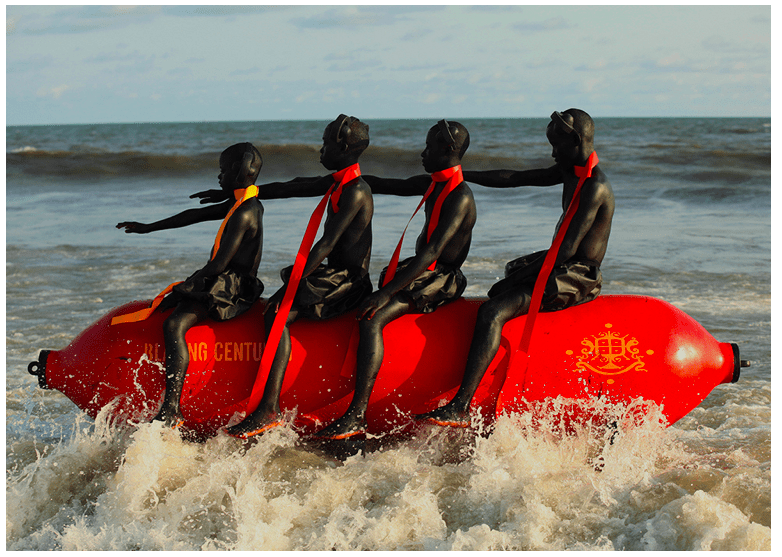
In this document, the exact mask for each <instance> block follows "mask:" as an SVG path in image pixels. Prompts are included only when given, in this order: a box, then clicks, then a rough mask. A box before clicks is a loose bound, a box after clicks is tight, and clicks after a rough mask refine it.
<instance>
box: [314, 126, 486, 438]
mask: <svg viewBox="0 0 782 557" xmlns="http://www.w3.org/2000/svg"><path fill="white" fill-rule="evenodd" d="M421 159H422V164H423V166H424V169H425V170H426V171H427V172H430V173H432V172H437V171H441V170H445V169H448V168H451V167H453V166H456V165H459V164H460V163H461V160H460V156H459V155H458V154H457V153H456V152H455V151H454V150H452V149H449V148H447V146H446V145H444V144H443V143H442V142H441V141H438V140H437V128H436V127H435V128H432V130H430V131H429V133H428V134H427V139H426V148H425V149H424V151H423V152H422V153H421ZM367 181H368V182H369V183H370V185H371V186H372V190H373V192H377V193H396V194H397V195H423V194H424V193H425V192H426V190H427V189H428V187H429V185H430V183H431V177H430V176H415V177H413V178H409V179H407V180H391V179H383V178H377V177H367ZM445 185H446V182H440V183H438V184H436V186H435V189H434V191H433V192H432V195H431V196H430V197H429V198H428V199H427V201H426V204H425V206H424V211H425V214H426V222H425V223H424V226H423V229H422V232H421V235H419V237H418V240H417V242H416V254H415V256H414V258H413V259H412V261H411V262H410V263H409V264H408V265H407V266H405V267H404V268H403V269H400V270H399V271H398V272H397V274H396V275H395V276H394V278H393V279H392V280H391V281H389V283H388V284H386V285H385V286H383V287H382V288H381V289H380V290H378V291H376V292H374V293H372V294H371V295H370V296H368V297H367V298H366V300H365V301H364V303H363V304H362V305H361V306H360V307H359V310H358V313H357V318H358V319H359V333H360V336H359V346H358V351H357V365H356V388H355V392H354V395H353V399H352V401H351V404H350V407H349V408H348V410H347V412H346V413H345V414H344V415H343V416H342V417H340V418H339V419H337V420H336V421H335V422H333V423H332V424H331V425H329V426H328V427H327V428H325V429H324V430H322V431H320V432H318V434H317V437H319V438H327V439H341V438H345V437H349V436H351V435H353V434H359V433H363V432H364V431H365V430H366V426H367V422H366V410H367V406H368V404H369V397H370V395H371V393H372V388H373V387H374V384H375V381H376V379H377V375H378V372H379V370H380V366H381V364H382V362H383V354H384V346H383V329H384V327H385V326H386V325H387V324H388V323H390V322H391V321H393V320H394V319H397V318H398V317H401V316H402V315H405V314H407V313H410V312H413V311H416V310H415V306H414V305H413V303H412V302H411V301H410V300H409V298H407V297H406V296H405V295H404V294H403V293H402V292H400V291H401V290H402V289H403V288H405V287H406V286H407V285H409V284H410V283H412V282H413V281H414V280H415V279H416V278H417V277H418V276H420V275H421V274H422V273H423V272H424V271H426V270H427V268H428V267H429V266H430V265H431V264H432V262H434V261H435V260H437V261H438V263H440V264H444V265H449V266H454V267H458V266H461V264H462V263H463V262H464V260H465V258H466V257H467V253H468V251H469V248H470V243H471V241H472V229H473V227H474V226H475V221H476V207H475V200H474V199H473V196H472V191H471V190H470V188H469V186H467V184H466V183H465V182H462V183H461V184H459V185H458V186H457V187H456V188H455V189H454V190H453V191H452V192H451V193H450V195H448V197H447V198H446V199H445V201H444V203H443V205H442V208H441V213H440V219H439V221H438V224H437V227H436V228H435V230H434V231H433V233H432V236H431V238H430V239H429V241H427V240H426V234H427V228H428V225H429V219H430V218H431V215H432V210H433V208H434V204H435V201H436V198H437V195H438V194H439V193H440V192H442V190H443V188H444V187H445Z"/></svg>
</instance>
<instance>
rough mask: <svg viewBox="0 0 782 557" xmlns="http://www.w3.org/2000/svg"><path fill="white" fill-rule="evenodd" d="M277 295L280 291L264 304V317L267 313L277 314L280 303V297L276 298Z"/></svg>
mask: <svg viewBox="0 0 782 557" xmlns="http://www.w3.org/2000/svg"><path fill="white" fill-rule="evenodd" d="M279 293H280V291H279V290H278V291H277V292H275V293H274V295H273V296H272V297H271V298H269V300H268V301H267V302H266V307H264V308H263V314H264V315H266V314H267V313H268V312H272V313H277V312H278V311H280V303H281V302H282V296H278V294H279Z"/></svg>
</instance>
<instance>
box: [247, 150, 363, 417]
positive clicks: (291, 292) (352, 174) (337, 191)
mask: <svg viewBox="0 0 782 557" xmlns="http://www.w3.org/2000/svg"><path fill="white" fill-rule="evenodd" d="M331 176H332V177H333V178H334V183H333V184H332V185H331V187H330V188H329V191H327V192H326V195H324V196H323V199H321V200H320V203H318V206H317V207H315V210H314V211H313V212H312V216H311V217H310V220H309V222H308V223H307V228H306V230H305V231H304V238H302V240H301V245H300V246H299V251H298V253H297V254H296V260H295V261H294V263H293V269H292V270H291V276H290V278H288V284H287V285H286V287H285V294H283V296H282V302H280V307H279V309H278V310H277V315H275V316H274V322H273V323H272V327H271V330H270V331H269V336H268V337H267V339H266V346H264V348H263V354H262V355H261V365H260V366H259V369H258V375H257V376H256V378H255V383H253V389H252V392H251V393H250V398H249V400H248V402H247V408H246V410H245V416H249V415H250V414H252V413H253V412H254V411H255V409H256V408H258V404H259V403H260V402H261V398H263V390H264V389H265V388H266V380H267V378H268V377H269V372H270V371H271V369H272V363H273V362H274V356H275V355H276V354H277V347H278V346H279V344H280V339H281V338H282V330H283V328H285V323H286V322H287V321H288V314H289V313H290V311H291V306H292V305H293V299H294V298H295V297H296V291H297V290H298V289H299V282H300V281H301V278H302V274H303V273H304V265H305V264H306V263H307V257H308V256H309V253H310V249H312V244H313V242H314V240H315V234H316V233H317V232H318V228H319V227H320V222H321V220H323V213H324V212H325V210H326V203H327V202H328V201H329V199H331V208H332V209H333V210H334V212H335V213H337V212H339V206H338V204H337V203H338V201H339V197H340V195H341V194H342V186H344V185H345V184H347V183H348V182H350V181H352V180H355V179H356V178H358V177H359V176H361V169H360V168H359V166H358V163H356V164H354V165H352V166H349V167H347V168H343V169H342V170H340V171H339V172H334V173H333V174H332V175H331Z"/></svg>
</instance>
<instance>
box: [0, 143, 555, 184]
mask: <svg viewBox="0 0 782 557" xmlns="http://www.w3.org/2000/svg"><path fill="white" fill-rule="evenodd" d="M256 147H258V149H259V150H260V152H261V155H262V156H263V158H264V167H263V171H262V172H263V173H264V174H269V173H270V172H271V173H273V174H274V175H291V176H309V175H312V176H318V175H322V174H325V173H327V171H326V170H325V169H324V168H323V166H321V165H320V162H319V161H320V155H319V149H320V147H319V146H313V145H256ZM219 157H220V153H219V152H204V153H197V154H192V155H181V154H179V155H161V154H155V153H148V152H142V151H124V152H106V151H98V150H92V151H89V150H80V151H46V150H39V149H36V148H35V147H29V146H28V147H23V148H18V149H15V150H14V151H13V152H9V153H7V154H6V172H7V175H8V176H13V177H17V178H22V177H25V176H27V177H35V176H57V177H59V178H61V179H73V180H77V179H78V180H82V179H85V178H88V179H111V178H125V177H138V176H154V177H157V178H162V177H165V176H171V175H176V176H188V175H203V174H215V173H216V172H217V168H218V167H217V163H218V160H219ZM467 161H469V164H470V167H471V168H473V169H490V168H504V167H509V168H513V167H516V166H518V165H519V160H518V159H512V158H509V157H496V156H485V155H476V156H470V157H469V158H468V157H465V162H467ZM535 162H537V163H539V164H550V162H551V161H535ZM361 164H362V166H363V167H365V168H366V169H367V172H368V173H372V174H377V175H383V176H399V177H404V176H412V175H415V174H422V173H423V172H424V170H423V167H422V166H421V157H420V150H419V149H416V150H412V149H399V148H394V147H371V148H370V149H368V150H367V152H366V153H364V155H362V158H361Z"/></svg>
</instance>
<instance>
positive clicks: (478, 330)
mask: <svg viewBox="0 0 782 557" xmlns="http://www.w3.org/2000/svg"><path fill="white" fill-rule="evenodd" d="M546 138H547V139H548V141H549V143H550V144H551V147H552V151H551V156H552V157H553V158H554V161H555V164H554V165H553V166H551V167H549V168H545V169H536V170H527V171H509V170H494V171H485V172H469V171H465V172H464V177H465V180H468V181H470V182H474V183H477V184H480V185H483V186H488V187H494V188H508V187H519V186H552V185H556V184H563V189H562V211H563V212H562V216H561V217H560V219H559V222H558V223H557V226H556V230H555V235H556V231H558V230H559V227H560V225H561V223H562V220H563V218H564V216H565V211H566V210H567V207H568V205H569V204H570V201H571V199H572V197H573V194H574V192H575V189H576V185H577V184H578V181H579V178H578V177H577V176H576V175H575V173H574V171H573V166H574V165H578V166H583V165H585V164H586V161H587V159H588V158H589V155H590V154H591V153H592V152H593V151H594V147H593V146H592V143H591V139H589V140H584V139H582V138H581V137H579V136H578V134H574V133H571V132H568V131H567V130H563V129H562V128H561V126H559V125H557V123H556V122H555V121H553V120H552V122H551V123H550V124H549V125H548V127H547V128H546ZM614 206H615V201H614V194H613V191H612V189H611V185H610V184H609V182H608V179H607V178H606V176H605V174H604V173H603V171H602V170H601V169H600V167H599V166H596V167H595V168H594V170H593V172H592V177H591V178H589V179H587V180H586V182H585V183H584V184H583V186H582V188H581V194H580V202H579V206H578V210H577V211H576V213H575V215H574V216H573V219H572V221H571V222H570V225H569V227H568V230H567V233H566V234H565V238H564V240H563V242H562V245H561V247H560V250H559V253H558V255H557V258H556V261H555V265H560V264H562V263H564V262H565V261H567V260H568V259H570V258H573V257H577V258H583V259H590V260H593V261H597V262H598V263H599V262H602V260H603V257H604V256H605V253H606V248H607V246H608V237H609V235H610V232H611V221H612V219H613V215H614ZM531 300H532V288H531V287H530V288H529V289H518V290H517V291H511V292H505V293H503V294H500V295H498V296H496V297H493V298H491V299H489V300H488V301H486V302H484V303H483V304H482V305H481V308H480V310H479V311H478V316H477V321H476V325H475V333H474V335H473V340H472V343H471V346H470V351H469V354H468V357H467V363H466V366H465V373H464V377H463V379H462V384H461V386H460V388H459V391H458V392H457V394H456V395H455V396H454V398H453V399H452V400H451V402H449V403H448V404H446V405H445V406H443V407H441V408H439V409H436V410H434V411H432V412H428V413H426V414H422V415H419V416H415V418H416V419H418V420H422V421H428V422H432V423H438V424H440V425H454V426H459V427H465V426H466V425H468V424H469V420H470V414H469V410H470V402H471V401H472V398H473V396H474V394H475V391H476V390H477V388H478V385H479V384H480V381H481V379H482V378H483V376H484V374H485V373H486V370H487V369H488V367H489V365H490V364H491V361H492V360H493V359H494V356H495V355H496V353H497V350H498V348H499V345H500V340H501V337H502V328H503V326H504V325H505V323H507V322H508V321H509V320H511V319H513V318H514V317H517V316H519V315H524V314H526V313H527V312H528V311H529V306H530V302H531Z"/></svg>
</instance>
